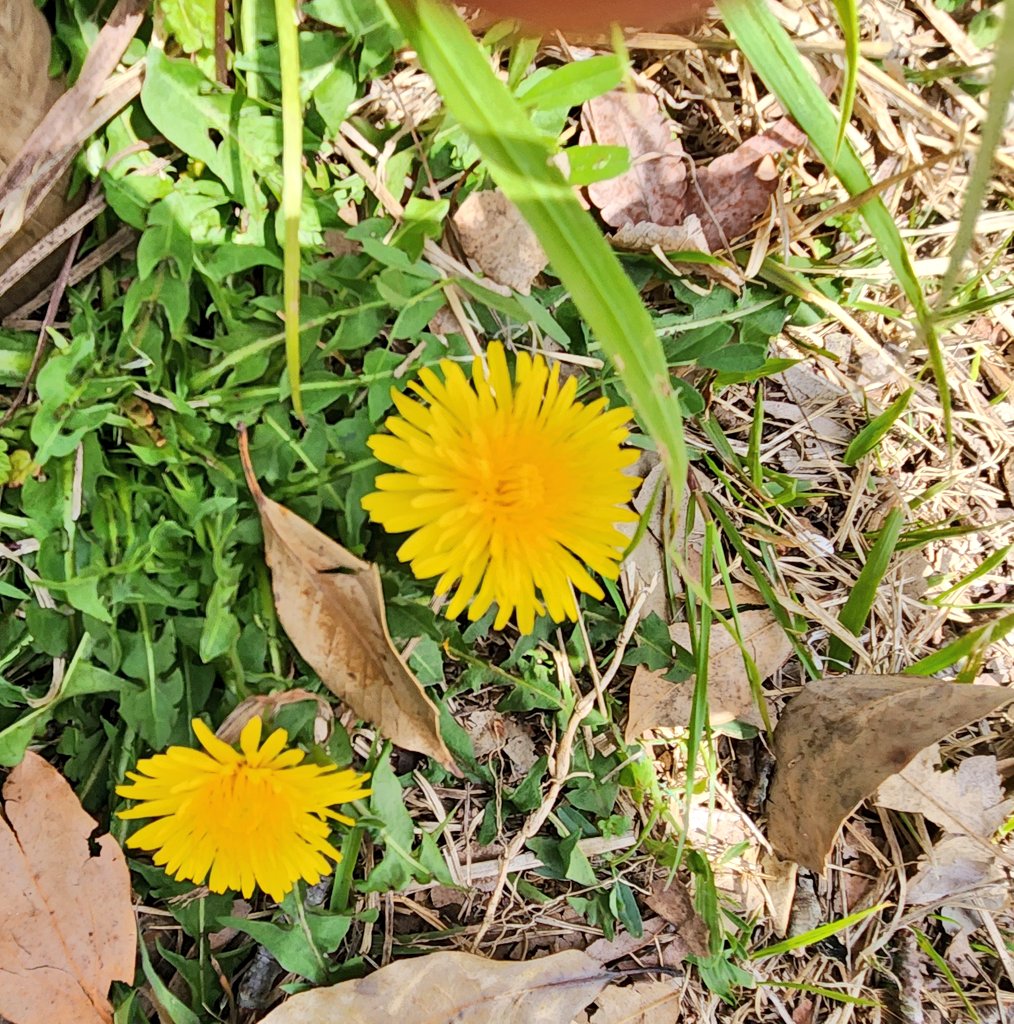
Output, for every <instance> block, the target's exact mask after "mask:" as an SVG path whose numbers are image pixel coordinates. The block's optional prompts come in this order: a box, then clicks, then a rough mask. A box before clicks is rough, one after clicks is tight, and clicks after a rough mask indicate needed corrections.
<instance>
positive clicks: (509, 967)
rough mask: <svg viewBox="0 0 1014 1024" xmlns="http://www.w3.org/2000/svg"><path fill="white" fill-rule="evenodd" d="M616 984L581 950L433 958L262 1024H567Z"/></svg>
mask: <svg viewBox="0 0 1014 1024" xmlns="http://www.w3.org/2000/svg"><path fill="white" fill-rule="evenodd" d="M609 979H610V974H609V972H608V971H606V970H604V969H603V967H602V966H601V964H599V963H598V961H596V960H593V959H592V958H591V957H590V956H588V955H587V954H586V953H582V952H581V951H580V950H576V949H569V950H567V951H565V952H563V953H556V954H554V955H552V956H545V957H541V958H540V959H538V960H527V961H523V962H521V963H515V962H510V961H502V960H487V959H485V958H484V957H481V956H475V955H473V954H472V953H430V954H429V955H428V956H421V957H416V958H414V959H411V960H398V961H396V962H395V963H393V964H389V965H388V966H387V967H383V968H381V969H380V970H379V971H376V972H375V973H374V974H371V975H369V976H368V977H365V978H359V979H357V980H355V981H344V982H342V983H341V984H339V985H332V986H331V987H330V988H317V989H313V990H311V991H309V992H301V993H299V995H295V996H293V997H292V998H291V999H289V1000H288V1001H287V1002H285V1003H282V1005H281V1006H280V1007H278V1009H276V1010H273V1011H272V1012H271V1013H269V1014H268V1015H267V1016H266V1017H265V1018H264V1020H263V1024H321V1022H322V1021H341V1024H378V1022H380V1021H397V1022H398V1024H449V1022H450V1021H453V1022H454V1024H490V1022H491V1021H495V1022H496V1024H562V1022H564V1021H569V1020H572V1019H573V1017H574V1015H575V1014H577V1013H580V1012H581V1010H583V1009H584V1008H585V1007H586V1006H587V1005H588V1004H589V1003H590V1002H591V1001H592V1000H593V999H594V998H595V997H596V996H597V995H598V994H599V992H600V991H601V990H602V988H603V987H604V986H605V984H606V982H608V981H609Z"/></svg>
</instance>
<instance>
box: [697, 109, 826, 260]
mask: <svg viewBox="0 0 1014 1024" xmlns="http://www.w3.org/2000/svg"><path fill="white" fill-rule="evenodd" d="M805 141H806V136H805V135H804V134H803V133H802V132H801V131H800V130H799V129H798V128H797V127H796V126H795V125H794V124H793V123H792V122H791V121H790V120H789V119H788V118H785V117H783V118H782V119H781V120H780V121H778V122H777V123H776V124H774V125H772V126H771V127H770V128H769V129H768V130H767V131H765V132H762V133H761V134H760V135H755V136H754V137H753V138H752V139H747V140H746V142H744V143H743V144H742V145H740V146H737V147H736V149H734V150H733V151H732V152H731V153H725V154H724V155H722V156H719V157H716V158H715V159H714V160H712V161H711V163H710V164H708V166H707V167H703V168H701V169H699V170H698V171H697V184H698V188H696V189H691V190H690V191H689V192H688V193H687V203H686V215H688V216H689V215H693V214H696V215H697V216H698V217H700V219H701V224H702V226H703V228H704V234H705V236H706V237H707V239H708V244H709V245H710V246H711V248H712V249H716V248H718V247H719V246H720V245H722V244H723V236H724V240H729V239H733V238H737V237H739V236H740V235H745V234H746V233H747V232H748V231H749V230H750V229H751V228H752V227H753V225H754V223H755V222H756V221H757V220H758V219H759V218H760V217H763V216H764V214H765V213H766V212H767V209H768V206H769V205H770V203H771V197H772V196H773V195H774V194H775V191H776V190H777V188H778V182H779V180H780V178H781V175H780V174H779V171H778V164H777V159H778V157H780V156H781V155H782V154H783V153H784V152H786V150H789V149H797V148H798V147H800V146H802V144H803V143H804V142H805Z"/></svg>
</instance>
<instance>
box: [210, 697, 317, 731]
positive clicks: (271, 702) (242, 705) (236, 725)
mask: <svg viewBox="0 0 1014 1024" xmlns="http://www.w3.org/2000/svg"><path fill="white" fill-rule="evenodd" d="M303 701H313V702H314V703H315V704H316V705H317V714H316V715H315V716H314V720H313V739H314V742H315V743H326V742H327V740H328V737H329V736H330V735H331V727H332V725H333V724H334V709H333V708H332V707H331V705H330V704H329V703H328V702H327V701H326V700H325V699H324V698H323V697H322V696H321V695H320V694H319V693H310V691H309V690H303V689H300V688H299V687H296V689H294V690H280V691H279V692H277V693H255V694H253V695H252V696H250V697H246V698H245V699H244V700H241V701H240V702H239V703H238V704H237V705H236V706H235V707H234V708H233V709H232V711H230V712H229V714H228V715H227V716H226V719H225V721H224V722H223V723H222V724H221V725H220V726H219V727H218V728H217V729H216V730H215V735H216V736H217V737H218V738H219V739H220V740H225V742H226V743H239V737H240V734H241V733H242V732H243V726H244V725H246V724H247V722H249V721H250V719H251V718H264V717H265V716H266V715H267V716H274V715H277V714H278V712H279V711H280V710H281V709H282V708H284V707H287V706H288V705H290V704H300V703H302V702H303Z"/></svg>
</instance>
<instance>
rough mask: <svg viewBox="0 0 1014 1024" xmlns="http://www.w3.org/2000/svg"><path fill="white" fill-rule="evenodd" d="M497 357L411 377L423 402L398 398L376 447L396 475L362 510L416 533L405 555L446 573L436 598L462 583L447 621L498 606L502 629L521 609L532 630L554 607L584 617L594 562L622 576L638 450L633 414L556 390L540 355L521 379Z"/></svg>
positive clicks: (381, 480) (594, 588)
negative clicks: (632, 437)
mask: <svg viewBox="0 0 1014 1024" xmlns="http://www.w3.org/2000/svg"><path fill="white" fill-rule="evenodd" d="M488 362H489V372H488V375H487V373H486V372H485V369H484V367H483V366H482V364H481V362H480V361H479V360H476V361H475V362H474V363H473V366H472V377H471V380H470V381H469V379H468V378H466V376H465V374H464V373H463V372H462V370H461V368H460V367H459V366H458V365H457V364H455V363H451V362H449V361H446V360H445V361H443V362H441V363H440V371H441V373H442V375H443V376H442V378H441V377H439V376H437V374H435V373H434V372H433V371H432V370H429V369H426V370H423V371H422V372H421V373H420V376H419V381H417V382H413V383H412V384H411V385H410V387H411V389H412V390H413V391H414V392H415V394H416V396H418V398H419V399H420V400H419V401H416V400H413V399H412V398H410V397H408V396H406V395H402V394H400V393H398V392H392V397H393V399H394V402H395V404H396V407H397V410H398V412H399V414H400V415H399V416H393V417H391V418H389V419H388V420H387V423H386V426H387V428H388V430H389V431H390V434H378V435H374V436H373V437H371V438H370V441H369V444H370V447H371V448H372V449H373V452H374V454H375V455H376V456H377V458H378V459H380V460H381V461H382V462H386V463H387V464H388V465H390V466H393V467H394V468H395V469H396V470H398V472H395V473H385V474H381V475H380V476H379V477H378V478H377V491H375V492H374V493H373V494H369V495H367V496H366V497H365V498H364V499H363V507H364V508H365V509H366V510H367V511H368V512H369V514H370V517H371V518H372V519H373V520H374V522H377V523H379V524H381V525H382V526H384V527H385V528H386V529H387V530H390V531H391V532H394V533H403V532H404V533H410V534H411V536H410V537H409V538H408V539H407V540H406V541H405V542H404V543H403V544H402V546H401V547H400V548H399V550H398V557H399V558H401V559H402V560H404V561H407V562H409V563H410V564H411V566H412V570H413V572H414V573H415V574H416V576H417V577H419V578H420V579H427V578H430V577H434V576H436V577H439V579H438V581H437V585H436V590H437V593H438V594H443V593H447V592H448V591H449V590H451V589H452V588H453V587H455V585H456V590H455V593H454V595H453V597H452V598H451V600H450V602H449V604H448V607H447V615H448V617H449V618H455V617H457V616H458V615H459V614H461V612H462V611H464V609H465V608H466V607H467V608H468V615H469V618H471V619H473V620H474V619H478V618H480V617H481V616H482V615H483V614H484V613H485V612H486V611H487V610H488V609H489V608H490V606H491V605H492V604H493V603H496V605H497V608H498V614H497V617H496V621H495V623H494V625H495V627H496V628H498V629H500V628H503V626H504V625H506V623H507V621H508V620H509V619H510V618H511V616H512V615H516V617H517V622H518V627H519V629H521V631H522V632H526V633H527V632H531V630H532V628H533V627H534V623H535V617H536V615H542V614H544V613H546V612H548V614H549V615H550V616H551V617H552V618H553V619H554V620H555V621H557V622H560V621H562V620H564V619H568V618H569V619H575V618H576V617H577V604H576V601H575V598H574V590H575V589H576V590H580V591H583V592H584V593H587V594H590V595H592V596H593V597H596V598H601V597H603V596H604V595H603V592H602V589H601V587H600V586H599V584H598V583H597V582H596V581H595V580H594V579H593V578H592V576H591V575H590V573H589V572H588V569H586V568H585V566H588V567H590V568H591V569H592V570H594V571H595V572H597V573H599V574H600V575H602V576H604V577H606V578H608V579H615V577H616V575H617V572H618V567H619V560H620V557H621V555H622V552H623V549H624V545H625V544H626V537H625V536H624V535H623V534H622V533H621V532H620V531H619V530H618V529H617V528H616V526H617V524H618V523H621V522H629V521H632V520H634V519H636V516H635V515H634V514H633V513H632V512H630V510H629V509H628V508H626V507H625V506H626V503H627V502H628V500H629V498H630V495H631V493H632V491H633V489H634V487H636V485H637V483H638V480H637V479H636V478H635V477H633V476H630V475H629V474H628V473H626V472H624V470H625V469H626V468H627V467H628V466H630V464H631V463H632V462H634V461H635V460H636V458H637V452H636V451H633V450H631V449H626V448H624V447H623V442H624V440H625V439H626V437H627V429H626V423H627V421H628V420H629V418H630V410H629V409H625V408H621V409H607V408H606V400H605V399H598V400H597V401H594V402H591V403H589V404H587V405H586V404H583V403H581V402H578V401H577V400H576V397H575V396H576V393H577V382H576V380H575V379H574V378H571V379H569V380H568V381H566V383H563V384H561V383H560V377H559V369H558V367H557V366H556V365H554V366H553V368H552V369H550V368H549V367H548V366H547V365H546V362H545V360H543V359H542V358H541V357H538V356H536V357H535V358H532V357H530V356H528V355H525V354H522V355H521V356H519V357H518V362H517V373H516V376H515V378H514V379H513V380H512V378H511V375H510V373H509V371H508V369H507V361H506V357H505V355H504V350H503V346H502V345H499V344H493V345H490V346H489V350H488Z"/></svg>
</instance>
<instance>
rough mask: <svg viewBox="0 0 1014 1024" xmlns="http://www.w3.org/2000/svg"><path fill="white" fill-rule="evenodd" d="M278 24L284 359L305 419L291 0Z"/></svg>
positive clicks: (299, 135) (299, 153)
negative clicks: (301, 348)
mask: <svg viewBox="0 0 1014 1024" xmlns="http://www.w3.org/2000/svg"><path fill="white" fill-rule="evenodd" d="M275 20H276V21H277V23H278V62H279V66H280V68H281V74H282V219H283V221H284V223H285V240H284V243H283V253H284V264H283V266H284V269H283V271H282V295H283V302H284V306H285V363H286V366H287V368H288V373H289V387H290V389H291V391H292V408H293V409H294V410H295V413H296V416H297V417H298V418H299V419H300V420H302V419H303V398H302V394H301V392H300V390H299V371H300V362H301V360H300V357H299V272H300V251H299V213H300V208H301V207H302V205H303V106H302V103H301V102H300V99H299V28H298V26H297V24H296V5H295V0H275Z"/></svg>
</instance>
